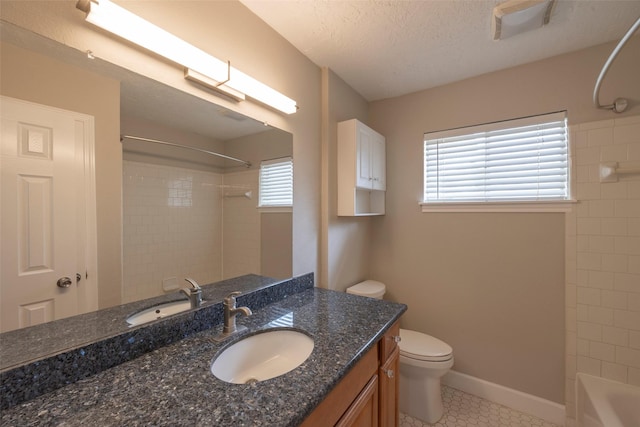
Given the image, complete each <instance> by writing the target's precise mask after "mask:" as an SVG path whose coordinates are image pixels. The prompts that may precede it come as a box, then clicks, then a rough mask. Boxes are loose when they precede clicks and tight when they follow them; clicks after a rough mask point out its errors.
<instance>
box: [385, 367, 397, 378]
mask: <svg viewBox="0 0 640 427" xmlns="http://www.w3.org/2000/svg"><path fill="white" fill-rule="evenodd" d="M383 372H384V373H385V374H386V375H387V377H389V378H393V377H394V376H395V373H394V372H393V369H384V370H383Z"/></svg>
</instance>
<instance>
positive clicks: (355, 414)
mask: <svg viewBox="0 0 640 427" xmlns="http://www.w3.org/2000/svg"><path fill="white" fill-rule="evenodd" d="M336 426H337V427H377V426H378V376H377V375H374V376H373V377H371V380H369V382H368V383H367V385H366V386H365V387H364V388H363V389H362V391H361V392H360V394H359V395H358V397H357V398H356V399H355V400H354V401H353V403H352V404H351V406H350V407H349V409H348V410H347V412H345V413H344V415H343V416H342V418H340V420H339V421H338V423H337V424H336Z"/></svg>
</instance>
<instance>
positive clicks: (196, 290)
mask: <svg viewBox="0 0 640 427" xmlns="http://www.w3.org/2000/svg"><path fill="white" fill-rule="evenodd" d="M184 280H186V281H187V282H188V283H189V284H190V285H191V287H190V288H189V289H180V292H182V293H183V294H185V295H186V296H187V298H188V299H189V302H190V303H191V308H198V307H200V305H201V304H202V288H201V287H200V285H198V283H197V282H196V281H195V280H193V279H190V278H188V277H187V278H186V279H184Z"/></svg>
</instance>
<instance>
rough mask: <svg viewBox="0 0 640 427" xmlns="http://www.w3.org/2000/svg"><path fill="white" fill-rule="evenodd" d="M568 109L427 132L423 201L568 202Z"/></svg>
mask: <svg viewBox="0 0 640 427" xmlns="http://www.w3.org/2000/svg"><path fill="white" fill-rule="evenodd" d="M568 169H569V167H568V144H567V124H566V113H565V112H561V113H553V114H546V115H542V116H536V117H528V118H525V119H516V120H509V121H504V122H499V123H491V124H487V125H480V126H472V127H466V128H461V129H454V130H450V131H442V132H434V133H428V134H425V140H424V202H425V203H430V202H431V203H437V202H492V201H552V200H568V199H569V197H570V195H569V171H568Z"/></svg>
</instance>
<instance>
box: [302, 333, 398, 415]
mask: <svg viewBox="0 0 640 427" xmlns="http://www.w3.org/2000/svg"><path fill="white" fill-rule="evenodd" d="M399 336H400V324H399V323H398V322H396V323H395V324H394V325H393V326H392V327H391V328H390V329H389V330H388V331H387V333H386V334H385V335H384V336H383V338H382V339H381V340H380V341H379V342H378V343H377V345H375V346H374V347H372V348H371V350H369V351H368V352H367V354H365V355H364V356H363V358H362V359H361V360H360V361H359V362H358V363H357V364H356V365H355V366H354V367H353V369H351V371H350V372H349V373H348V374H347V375H346V376H345V377H344V378H343V379H342V381H340V383H339V384H338V385H337V386H336V387H335V388H334V389H333V390H332V391H331V393H329V395H328V396H327V397H326V398H325V399H324V400H323V401H322V403H320V405H318V407H317V408H316V409H315V410H314V411H313V412H312V413H311V415H309V416H308V417H307V418H306V419H305V420H304V421H303V423H302V424H301V425H302V426H305V427H317V426H339V427H378V426H380V427H396V426H398V425H399V416H400V413H399V412H398V386H399V383H398V381H399V374H398V369H399V361H400V348H399V347H398V339H397V338H396V337H399Z"/></svg>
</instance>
